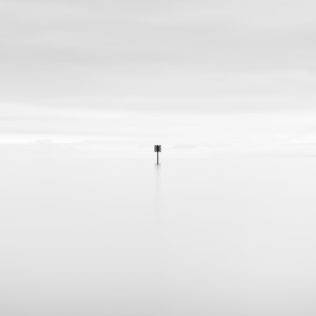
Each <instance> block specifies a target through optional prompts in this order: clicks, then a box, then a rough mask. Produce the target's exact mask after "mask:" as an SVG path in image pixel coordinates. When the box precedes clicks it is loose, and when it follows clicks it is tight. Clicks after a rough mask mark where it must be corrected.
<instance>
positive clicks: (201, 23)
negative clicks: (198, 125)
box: [0, 0, 316, 112]
mask: <svg viewBox="0 0 316 316" xmlns="http://www.w3.org/2000/svg"><path fill="white" fill-rule="evenodd" d="M315 11H316V3H315V1H313V0H300V1H298V0H288V1H284V0H283V1H282V0H265V1H257V0H253V1H245V0H239V1H235V0H226V1H225V0H224V1H223V0H221V1H219V0H214V1H201V0H194V1H192V0H190V1H188V0H181V1H180V0H160V1H144V0H134V1H130V0H115V1H111V0H107V1H97V0H89V1H88V0H76V1H73V0H62V1H61V0H54V1H52V0H0V38H1V41H0V69H1V72H0V90H1V93H0V105H1V107H2V108H5V107H10V108H11V107H12V106H13V105H17V104H18V105H19V106H27V105H29V106H30V105H32V106H40V107H52V108H54V107H60V108H65V107H71V108H83V109H91V108H94V107H95V108H98V109H129V110H136V109H137V110H143V109H144V110H151V109H155V110H158V109H159V110H160V109H166V110H176V111H177V110H190V111H195V110H207V111H210V112H213V111H225V112H227V111H232V110H234V111H240V110H265V109H268V110H271V109H275V110H287V109H294V110H300V109H311V108H313V107H314V106H315V101H316V93H315V84H316V76H315V74H316V59H315V56H316V41H315V35H316V20H315Z"/></svg>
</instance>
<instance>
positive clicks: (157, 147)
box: [154, 145, 161, 165]
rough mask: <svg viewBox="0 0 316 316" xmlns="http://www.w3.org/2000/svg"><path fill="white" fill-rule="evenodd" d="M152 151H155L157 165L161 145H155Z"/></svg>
mask: <svg viewBox="0 0 316 316" xmlns="http://www.w3.org/2000/svg"><path fill="white" fill-rule="evenodd" d="M154 151H155V153H157V165H159V153H160V152H161V145H155V146H154Z"/></svg>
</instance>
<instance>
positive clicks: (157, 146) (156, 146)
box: [154, 145, 161, 153]
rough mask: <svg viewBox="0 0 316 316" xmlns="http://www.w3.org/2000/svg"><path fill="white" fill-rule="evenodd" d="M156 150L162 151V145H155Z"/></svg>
mask: <svg viewBox="0 0 316 316" xmlns="http://www.w3.org/2000/svg"><path fill="white" fill-rule="evenodd" d="M154 150H155V153H160V152H161V145H155V146H154Z"/></svg>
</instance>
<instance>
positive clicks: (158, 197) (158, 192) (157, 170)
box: [154, 164, 162, 218]
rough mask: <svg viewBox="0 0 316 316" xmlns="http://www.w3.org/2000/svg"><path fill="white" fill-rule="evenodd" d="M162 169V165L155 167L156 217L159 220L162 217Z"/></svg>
mask: <svg viewBox="0 0 316 316" xmlns="http://www.w3.org/2000/svg"><path fill="white" fill-rule="evenodd" d="M161 169H162V166H161V164H159V165H157V164H156V165H155V170H154V171H155V172H154V173H155V174H154V176H155V179H154V180H155V188H154V189H155V191H154V215H155V216H156V217H157V218H160V217H161V171H162V170H161Z"/></svg>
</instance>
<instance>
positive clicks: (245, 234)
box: [0, 150, 316, 316]
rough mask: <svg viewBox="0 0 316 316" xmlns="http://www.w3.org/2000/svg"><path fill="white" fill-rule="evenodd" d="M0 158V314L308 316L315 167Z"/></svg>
mask: <svg viewBox="0 0 316 316" xmlns="http://www.w3.org/2000/svg"><path fill="white" fill-rule="evenodd" d="M152 158H153V159H122V158H117V159H115V158H111V159H108V158H106V155H103V154H102V153H98V154H93V153H89V154H87V153H85V152H72V151H69V152H64V151H56V152H49V153H47V152H46V153H41V152H40V151H34V150H28V151H23V152H22V151H19V150H12V151H7V150H6V151H5V152H2V156H1V158H0V161H1V166H0V174H1V183H0V189H1V191H0V192H1V199H0V210H1V213H0V214H1V221H0V256H1V258H0V259H1V260H0V262H1V270H0V279H1V283H0V297H1V298H0V300H1V304H0V314H1V315H4V316H11V315H12V316H13V315H14V316H15V315H17V316H20V315H21V316H22V315H23V316H25V315H32V316H34V315H41V316H42V315H45V316H46V315H58V316H62V315H67V316H68V315H76V316H77V315H96V316H98V315H100V316H101V315H113V316H116V315H135V316H136V315H137V316H141V315H146V316H147V315H159V316H160V315H161V316H169V315H170V316H175V315H181V316H182V315H214V316H215V315H216V316H233V315H243V316H245V315H249V316H250V315H269V316H273V315H278V316H279V315H286V316H289V315H304V316H306V315H315V314H316V303H315V302H314V298H315V294H316V270H315V266H316V252H315V248H316V229H315V227H316V213H315V210H316V195H315V187H316V160H315V158H313V157H312V156H311V157H308V156H305V157H304V156H276V155H275V156H272V155H270V156H268V155H266V156H263V155H261V156H260V155H245V154H216V155H214V156H211V157H209V158H207V159H197V158H195V159H193V158H192V159H180V158H179V159H163V163H162V165H161V166H160V167H159V168H157V167H156V166H155V165H154V156H153V157H152Z"/></svg>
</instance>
